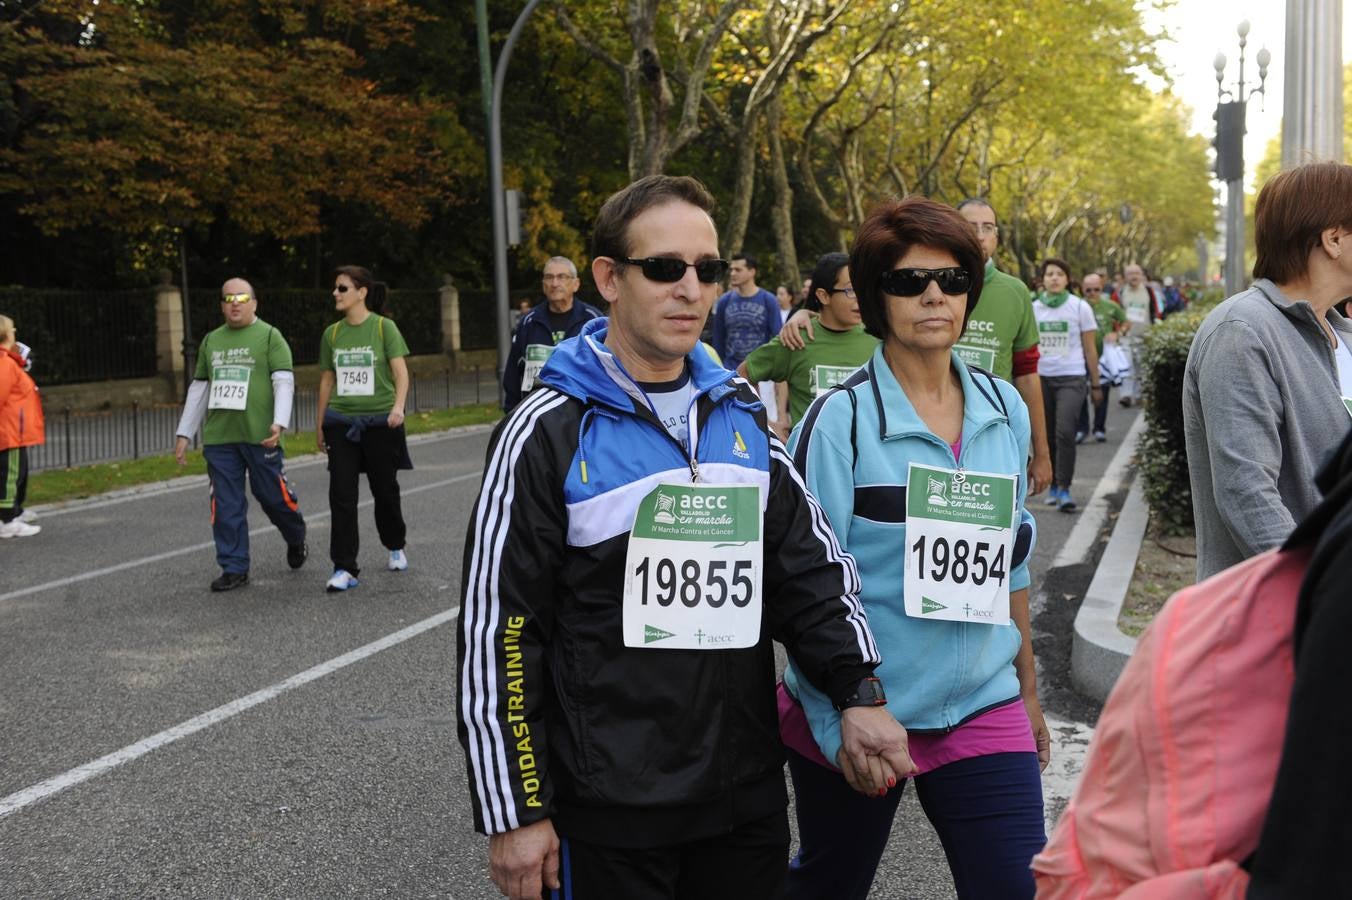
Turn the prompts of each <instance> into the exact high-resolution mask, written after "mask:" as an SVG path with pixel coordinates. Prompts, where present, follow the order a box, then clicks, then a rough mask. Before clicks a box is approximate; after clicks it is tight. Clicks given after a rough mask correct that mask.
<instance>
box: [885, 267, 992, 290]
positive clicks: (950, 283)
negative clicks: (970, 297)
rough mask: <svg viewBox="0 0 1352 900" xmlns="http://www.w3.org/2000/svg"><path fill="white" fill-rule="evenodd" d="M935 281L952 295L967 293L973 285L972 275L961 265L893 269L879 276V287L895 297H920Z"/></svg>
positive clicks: (940, 288)
mask: <svg viewBox="0 0 1352 900" xmlns="http://www.w3.org/2000/svg"><path fill="white" fill-rule="evenodd" d="M931 281H933V282H934V283H935V284H937V285H939V290H941V291H943V292H944V293H945V294H948V295H950V296H953V295H957V294H965V293H967V291H968V289H969V288H971V286H972V276H971V275H969V274H967V270H966V269H964V268H962V267H961V266H950V267H948V268H947V269H893V270H892V271H890V272H884V273H883V274H882V275H880V276H879V277H878V287H880V288H882V291H883V293H885V294H891V295H892V296H893V297H918V296H920V295H921V294H923V293H925V288H927V287H929V283H930V282H931Z"/></svg>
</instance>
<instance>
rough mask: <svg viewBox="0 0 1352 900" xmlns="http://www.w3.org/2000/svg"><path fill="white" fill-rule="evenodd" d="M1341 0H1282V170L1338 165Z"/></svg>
mask: <svg viewBox="0 0 1352 900" xmlns="http://www.w3.org/2000/svg"><path fill="white" fill-rule="evenodd" d="M1342 40H1343V3H1342V0H1286V59H1285V61H1284V67H1285V84H1284V87H1283V98H1282V168H1284V169H1289V168H1291V167H1292V166H1298V165H1300V164H1301V163H1304V162H1311V161H1316V162H1324V161H1330V160H1331V161H1335V162H1342V161H1343V48H1342Z"/></svg>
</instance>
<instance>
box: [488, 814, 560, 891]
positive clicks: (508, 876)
mask: <svg viewBox="0 0 1352 900" xmlns="http://www.w3.org/2000/svg"><path fill="white" fill-rule="evenodd" d="M488 871H489V873H490V874H492V876H493V883H494V884H496V885H497V886H498V890H500V891H502V893H503V896H506V897H509V898H511V900H539V897H540V894H541V893H543V891H544V890H546V889H548V890H558V888H559V887H560V885H559V836H558V835H557V834H555V833H554V823H552V822H550V821H549V820H548V819H541V820H540V821H538V822H532V823H531V824H530V825H526V826H524V827H521V828H517V829H515V830H514V831H505V832H503V833H502V834H495V835H493V836H492V837H490V838H489V839H488Z"/></svg>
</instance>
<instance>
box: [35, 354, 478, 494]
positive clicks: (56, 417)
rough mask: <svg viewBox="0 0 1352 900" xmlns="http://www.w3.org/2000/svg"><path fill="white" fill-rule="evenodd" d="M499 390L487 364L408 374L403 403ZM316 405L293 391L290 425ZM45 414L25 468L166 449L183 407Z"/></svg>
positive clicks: (413, 407)
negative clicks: (41, 436)
mask: <svg viewBox="0 0 1352 900" xmlns="http://www.w3.org/2000/svg"><path fill="white" fill-rule="evenodd" d="M497 391H498V386H497V376H496V374H495V373H494V371H493V369H492V367H491V366H483V367H476V368H473V369H466V370H464V371H462V372H450V371H447V372H446V373H444V374H443V375H438V376H425V377H421V378H414V379H412V380H411V381H410V382H409V389H408V398H407V400H406V401H405V404H404V408H405V410H406V411H407V412H408V414H410V415H412V414H415V413H419V412H429V411H431V410H437V409H451V408H453V407H457V406H467V405H469V404H472V403H494V402H496V401H497V396H498V394H497ZM318 406H319V393H318V391H317V390H315V389H313V388H311V389H300V390H297V391H296V399H295V402H294V403H293V405H292V410H291V426H290V428H289V430H290V431H292V432H294V431H296V430H297V429H299V430H302V431H308V430H310V429H311V428H313V427H314V421H315V413H316V411H317V410H318ZM46 413H47V443H46V444H44V445H42V446H40V447H32V448H30V449H29V455H28V461H29V468H30V469H31V470H32V471H34V472H38V471H42V470H44V469H61V468H71V467H72V466H81V465H88V464H90V463H98V462H120V461H123V460H129V459H139V458H141V457H143V456H157V455H160V454H164V453H170V452H172V451H173V449H174V430H175V429H176V428H177V426H178V420H179V415H180V414H181V413H182V407H181V406H177V405H172V406H171V405H155V406H139V405H136V404H133V405H132V406H131V408H130V409H113V410H104V411H100V412H76V411H74V410H71V409H70V408H65V409H62V410H51V409H48V410H46ZM194 445H196V441H194ZM299 449H301V450H309V449H310V448H309V447H302V448H299Z"/></svg>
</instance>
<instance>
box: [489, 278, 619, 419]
mask: <svg viewBox="0 0 1352 900" xmlns="http://www.w3.org/2000/svg"><path fill="white" fill-rule="evenodd" d="M580 285H581V281H580V280H579V279H578V277H577V267H576V266H574V265H573V261H572V260H570V259H568V258H567V257H566V256H553V257H550V259H549V262H547V263H545V271H544V278H543V286H544V292H545V299H544V302H543V303H540V304H539V305H537V306H536V307H535V308H534V309H532V310H531V311H530V312H528V313H526V314H525V315H524V316H522V317H521V321H520V322H519V323H517V327H516V333H515V334H513V335H512V348H511V350H509V351H508V353H507V365H506V366H505V367H504V368H503V370H502V394H503V401H502V410H503V412H511V411H512V410H513V409H515V408H516V405H517V404H518V403H520V402H521V398H522V397H524V396H526V395H527V394H529V393H530V392H531V391H532V390H533V389H534V388H535V387H536V386H537V385H538V384H539V376H540V370H541V369H542V368H543V367H544V363H545V360H547V359H549V355H550V354H551V353H553V352H554V348H555V347H557V346H558V345H559V343H560V342H561V341H565V340H567V339H568V338H570V337H575V336H576V335H577V333H578V332H579V331H581V330H582V326H583V325H585V324H587V323H588V322H590V321H591V320H592V319H598V318H600V317H601V311H600V310H599V309H597V308H596V307H594V306H591V305H590V304H587V303H583V302H582V301H581V300H578V299H577V289H578V287H579V286H580Z"/></svg>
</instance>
